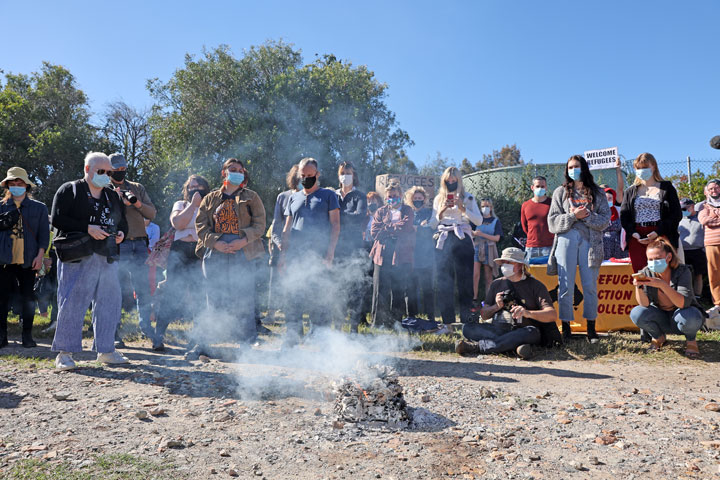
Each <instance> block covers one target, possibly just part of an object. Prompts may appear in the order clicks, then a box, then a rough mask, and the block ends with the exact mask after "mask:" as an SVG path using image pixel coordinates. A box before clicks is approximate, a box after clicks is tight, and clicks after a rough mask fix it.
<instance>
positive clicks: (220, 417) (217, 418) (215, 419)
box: [213, 413, 232, 422]
mask: <svg viewBox="0 0 720 480" xmlns="http://www.w3.org/2000/svg"><path fill="white" fill-rule="evenodd" d="M230 418H232V417H231V416H230V414H229V413H221V414H220V415H215V416H214V417H213V422H227V421H228V420H230Z"/></svg>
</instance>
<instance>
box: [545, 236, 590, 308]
mask: <svg viewBox="0 0 720 480" xmlns="http://www.w3.org/2000/svg"><path fill="white" fill-rule="evenodd" d="M589 255H590V242H589V241H587V240H585V239H584V238H583V237H582V235H580V232H578V231H577V230H574V229H573V230H570V231H569V232H567V233H561V234H559V235H558V236H557V247H556V248H555V258H556V259H557V264H558V287H559V288H558V307H559V310H560V312H559V315H558V316H559V317H560V320H562V321H563V322H570V321H572V320H574V318H575V315H574V313H573V296H574V293H575V272H576V270H577V267H580V282H581V283H582V290H583V297H584V301H583V318H585V319H587V320H595V319H596V318H597V313H598V296H597V279H598V273H599V272H600V268H599V267H589V266H588V256H589Z"/></svg>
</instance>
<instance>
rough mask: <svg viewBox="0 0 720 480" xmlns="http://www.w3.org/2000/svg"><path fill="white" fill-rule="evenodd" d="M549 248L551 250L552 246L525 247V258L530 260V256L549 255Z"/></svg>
mask: <svg viewBox="0 0 720 480" xmlns="http://www.w3.org/2000/svg"><path fill="white" fill-rule="evenodd" d="M550 250H552V247H525V260H527V261H530V259H531V258H535V257H548V256H550Z"/></svg>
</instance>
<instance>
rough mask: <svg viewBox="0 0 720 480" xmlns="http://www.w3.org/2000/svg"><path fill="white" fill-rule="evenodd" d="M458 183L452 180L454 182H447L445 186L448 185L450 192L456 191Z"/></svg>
mask: <svg viewBox="0 0 720 480" xmlns="http://www.w3.org/2000/svg"><path fill="white" fill-rule="evenodd" d="M457 184H458V182H452V183H448V182H445V186H446V187H447V191H448V192H454V191H455V190H457Z"/></svg>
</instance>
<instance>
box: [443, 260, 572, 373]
mask: <svg viewBox="0 0 720 480" xmlns="http://www.w3.org/2000/svg"><path fill="white" fill-rule="evenodd" d="M495 262H496V263H497V264H499V265H500V270H501V272H502V275H503V276H502V277H500V278H497V279H495V280H494V281H493V282H492V283H491V284H490V288H489V289H488V292H487V295H486V298H485V306H484V307H483V308H482V309H481V310H480V315H481V316H482V318H483V319H485V320H488V319H492V322H491V323H469V324H466V325H465V326H464V327H463V336H464V337H465V338H466V339H467V340H461V341H460V342H458V343H457V344H456V345H455V351H456V352H457V353H458V354H460V355H469V354H478V353H505V352H512V351H514V352H515V353H517V355H518V356H519V357H521V358H524V359H528V358H531V357H532V355H533V349H532V345H544V346H548V347H549V346H552V345H555V344H557V343H561V336H560V331H559V330H558V327H557V324H556V323H555V321H556V319H557V313H556V312H555V308H553V306H552V300H551V299H550V293H549V292H548V290H547V288H546V287H545V285H543V284H542V283H541V282H540V281H539V280H537V279H536V278H533V277H532V276H530V272H529V270H528V267H527V263H526V260H525V253H524V252H523V251H522V250H520V249H519V248H515V247H511V248H506V249H505V250H503V251H502V254H501V256H500V257H499V258H496V259H495Z"/></svg>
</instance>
